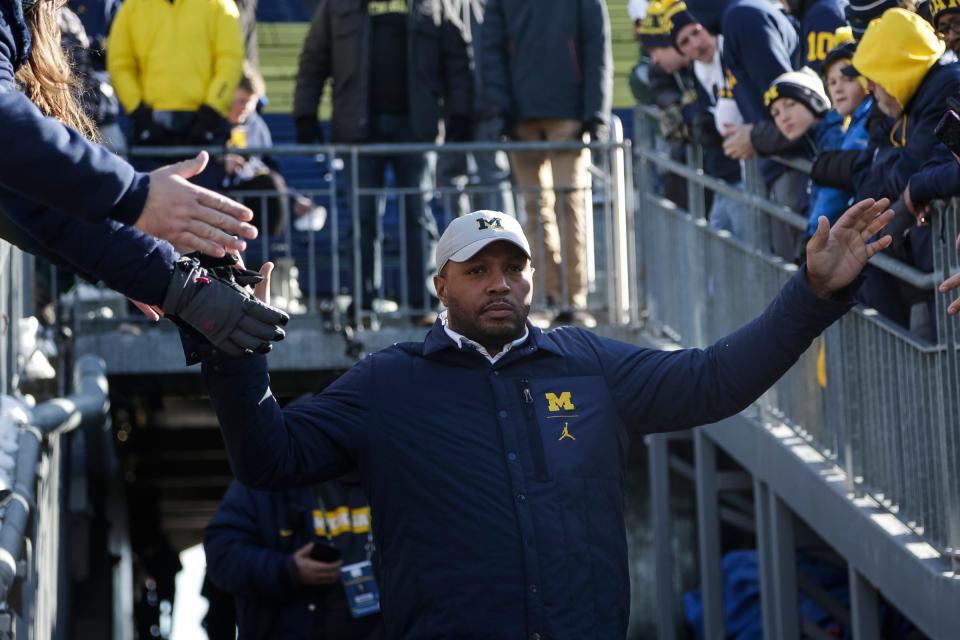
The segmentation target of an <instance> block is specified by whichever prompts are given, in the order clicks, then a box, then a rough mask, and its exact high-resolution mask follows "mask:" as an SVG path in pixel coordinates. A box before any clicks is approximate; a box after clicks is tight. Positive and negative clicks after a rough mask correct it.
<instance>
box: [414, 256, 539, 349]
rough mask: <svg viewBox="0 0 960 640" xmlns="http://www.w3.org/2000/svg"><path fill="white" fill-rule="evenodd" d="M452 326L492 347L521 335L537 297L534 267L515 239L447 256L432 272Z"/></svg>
mask: <svg viewBox="0 0 960 640" xmlns="http://www.w3.org/2000/svg"><path fill="white" fill-rule="evenodd" d="M433 282H434V285H435V286H436V288H437V296H438V297H439V298H440V301H441V302H442V303H443V304H444V306H446V307H447V321H448V322H449V324H450V328H451V329H453V330H454V331H456V332H457V333H460V334H462V335H464V336H466V337H468V338H470V339H471V340H475V341H476V342H479V343H480V344H482V345H483V346H484V347H487V348H488V350H489V349H490V348H491V347H492V348H493V349H496V350H499V349H500V348H501V347H502V346H503V345H505V344H506V343H508V342H511V341H513V340H516V339H517V338H519V337H520V336H521V335H523V329H524V326H525V324H526V321H527V315H528V314H529V313H530V302H531V300H532V299H533V269H532V268H531V267H530V259H529V258H528V257H527V254H525V253H524V252H523V250H522V249H521V248H520V247H518V246H516V245H515V244H513V243H511V242H506V241H498V242H491V243H490V244H488V245H487V246H486V247H484V248H483V249H482V250H480V251H479V252H477V254H476V255H474V256H473V257H472V258H470V259H469V260H467V261H465V262H454V261H452V260H451V261H449V262H447V265H446V267H445V268H444V270H443V275H437V276H434V279H433Z"/></svg>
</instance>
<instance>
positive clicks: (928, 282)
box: [635, 105, 940, 290]
mask: <svg viewBox="0 0 960 640" xmlns="http://www.w3.org/2000/svg"><path fill="white" fill-rule="evenodd" d="M636 112H637V113H639V114H642V115H643V116H644V117H646V118H648V119H651V120H656V119H657V117H658V116H659V114H660V111H659V109H657V108H655V107H652V106H649V105H637V107H636ZM691 146H693V145H691ZM635 153H636V154H637V155H638V156H641V157H642V158H644V159H645V160H649V161H650V162H652V163H654V164H656V165H657V166H659V167H662V168H664V169H668V170H669V171H670V172H671V173H674V174H677V175H680V176H682V177H684V178H686V179H687V180H690V181H692V182H694V183H696V184H698V185H701V186H702V187H705V188H707V189H709V190H710V191H713V192H716V193H719V194H721V195H724V196H726V197H727V198H730V199H731V200H734V201H735V202H739V203H741V204H743V205H744V206H747V207H749V208H751V209H754V210H756V211H760V212H763V213H766V214H768V215H769V216H770V217H772V218H775V219H776V220H779V221H781V222H783V223H785V224H788V225H790V226H792V227H794V228H796V229H806V220H804V219H803V218H802V216H800V215H799V214H798V213H797V212H795V211H793V210H792V209H790V208H789V207H785V206H783V205H780V204H777V203H776V202H773V201H771V200H769V199H768V198H765V197H763V196H760V195H758V194H754V193H750V192H748V191H745V190H743V189H737V188H736V187H733V186H731V185H730V184H729V183H727V182H724V181H723V180H720V179H718V178H713V177H711V176H708V175H706V174H705V173H704V172H703V170H702V169H699V168H693V167H688V166H687V165H685V164H683V163H680V162H677V161H676V160H673V159H671V158H670V157H669V156H667V155H666V154H663V153H661V152H658V151H656V150H655V149H653V148H649V147H644V146H643V145H640V144H637V145H636V146H635ZM765 158H766V159H768V160H772V161H774V162H776V163H778V164H780V165H783V166H785V167H787V168H790V169H793V170H795V171H801V172H803V173H807V174H809V173H810V169H811V167H812V166H813V165H812V163H811V162H810V161H808V160H803V159H799V158H786V157H783V156H778V155H772V156H765ZM757 162H758V160H757V159H756V158H753V159H751V160H747V161H744V163H745V164H747V165H749V164H756V163H757ZM871 262H872V264H874V265H875V266H876V267H877V268H878V269H881V270H882V271H885V272H887V273H889V274H890V275H892V276H894V277H896V278H899V279H900V280H903V281H904V282H906V283H908V284H910V285H913V286H914V287H917V288H919V289H924V290H933V289H934V288H935V287H936V285H937V284H938V283H939V282H940V279H939V277H938V276H937V274H934V273H926V272H923V271H920V270H919V269H916V268H914V267H912V266H910V265H908V264H905V263H903V262H901V261H900V260H897V259H895V258H891V257H890V256H886V255H883V254H880V255H877V256H875V257H874V258H873V260H872V261H871Z"/></svg>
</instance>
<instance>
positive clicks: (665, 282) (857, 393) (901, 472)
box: [634, 110, 960, 568]
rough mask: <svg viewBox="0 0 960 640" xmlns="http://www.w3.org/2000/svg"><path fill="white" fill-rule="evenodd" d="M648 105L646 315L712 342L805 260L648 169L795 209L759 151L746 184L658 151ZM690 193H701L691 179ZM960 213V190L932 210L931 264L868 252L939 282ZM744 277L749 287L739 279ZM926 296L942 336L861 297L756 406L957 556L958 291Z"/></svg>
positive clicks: (642, 154)
mask: <svg viewBox="0 0 960 640" xmlns="http://www.w3.org/2000/svg"><path fill="white" fill-rule="evenodd" d="M646 111H648V110H646ZM644 113H645V111H644V110H640V113H639V114H638V121H637V127H638V133H639V136H640V137H638V144H636V145H635V147H634V149H635V153H636V154H637V159H638V162H637V167H638V171H637V178H638V180H639V181H640V186H641V189H642V190H644V191H647V192H648V193H646V194H645V196H644V197H643V200H642V203H643V204H644V205H645V206H644V207H642V210H641V212H640V213H641V215H639V216H638V220H639V221H640V223H641V224H642V225H643V228H642V229H641V230H640V231H639V232H638V238H639V242H640V246H641V247H642V252H641V257H640V263H641V264H642V265H643V266H642V268H641V269H640V270H639V271H638V273H641V274H642V276H643V279H642V281H641V283H640V285H641V286H642V287H643V288H644V292H643V294H642V300H643V302H644V303H645V307H646V313H647V319H648V324H647V326H648V328H649V329H650V330H651V331H654V332H656V331H660V332H661V333H662V334H663V335H667V336H669V337H670V339H671V340H673V341H676V342H678V343H680V344H682V345H684V346H703V345H706V344H710V343H712V342H714V341H715V340H717V339H719V338H720V337H722V336H723V335H725V334H727V333H728V332H729V331H731V330H733V329H735V328H736V327H737V326H740V325H742V324H743V323H744V322H746V321H748V320H749V319H750V317H751V316H752V315H753V314H755V313H756V312H757V311H759V310H760V308H762V306H763V305H765V304H767V303H768V302H769V299H770V298H771V297H772V296H774V295H775V294H776V292H777V291H778V290H779V288H780V287H781V286H782V284H783V282H784V281H785V280H786V279H787V278H789V277H790V275H791V274H792V273H793V271H795V267H794V266H793V265H792V264H789V263H787V262H784V260H782V259H780V258H778V257H776V256H773V255H771V254H770V253H769V251H765V250H763V249H761V248H759V245H757V244H750V243H749V242H745V241H740V240H737V239H735V238H733V237H732V236H730V234H727V233H725V232H717V231H713V230H710V229H708V228H707V225H706V221H705V220H704V219H703V214H704V213H705V212H704V211H703V203H702V201H701V202H697V201H695V200H691V203H692V205H691V207H690V209H691V210H690V211H684V210H682V209H680V208H679V207H677V206H676V205H675V204H673V203H672V202H669V201H666V200H664V199H663V198H660V197H657V196H655V195H652V193H649V192H652V191H654V190H655V189H654V184H655V183H654V182H653V181H654V180H655V176H654V172H653V171H652V169H653V168H654V167H656V168H660V169H663V170H666V171H668V172H670V173H675V174H677V175H680V176H682V177H683V178H684V179H686V180H687V181H688V182H689V183H691V184H695V185H697V186H698V187H699V188H702V189H711V190H712V189H714V187H716V192H717V193H722V194H723V195H726V196H729V197H731V198H733V199H735V200H736V201H737V202H739V203H741V204H743V205H744V206H745V207H748V208H749V209H750V210H751V212H757V211H760V212H762V213H764V214H769V216H767V215H764V216H762V217H761V216H754V217H753V218H752V221H753V222H754V223H756V222H757V221H759V220H761V219H762V218H766V217H770V218H775V219H779V220H783V221H784V222H789V219H786V218H785V216H779V215H777V214H778V213H783V208H781V207H779V205H776V204H774V203H770V202H769V201H767V200H765V199H763V198H762V197H760V195H759V192H757V191H751V190H750V187H751V186H752V187H756V181H757V179H758V172H757V171H756V169H757V165H756V163H752V164H751V163H748V164H747V165H746V169H747V171H745V174H746V175H745V181H746V182H747V183H748V188H747V190H746V191H740V190H738V189H736V188H735V187H733V186H731V185H728V184H726V183H723V182H722V181H719V180H717V179H715V178H711V177H709V176H704V175H703V173H702V171H701V170H699V169H698V168H696V167H689V166H686V165H684V164H681V163H678V162H676V161H674V160H672V159H670V158H666V157H664V156H663V154H661V153H659V152H657V151H656V150H655V141H654V139H653V137H654V136H653V134H652V129H653V127H652V126H651V123H650V122H649V119H648V118H646V117H645V115H644ZM692 155H693V156H694V159H696V153H694V154H692ZM751 180H752V181H754V184H753V185H750V184H749V183H750V182H751ZM691 193H692V194H693V195H694V196H695V195H696V194H695V190H694V189H692V190H691ZM698 207H699V208H698ZM958 219H960V201H957V200H955V201H954V202H953V203H951V204H950V205H948V206H946V207H944V208H942V209H938V210H937V211H936V212H935V213H934V214H933V215H932V221H931V225H932V227H933V229H934V230H935V233H934V234H933V235H934V237H933V240H932V243H933V273H932V274H926V273H922V272H919V271H918V270H916V269H913V268H911V267H909V266H907V265H904V264H902V263H900V262H899V261H896V260H893V259H890V258H888V257H884V256H880V255H878V256H874V258H873V260H872V261H871V262H872V264H874V265H876V266H877V267H879V268H881V269H882V270H884V271H887V272H888V273H891V274H893V275H894V276H898V277H900V278H901V279H902V280H904V281H906V282H909V283H910V284H913V285H914V286H919V287H920V288H922V289H924V290H926V291H930V290H931V289H932V288H933V285H934V284H935V283H936V282H939V281H940V280H942V279H943V278H945V277H946V276H947V275H949V273H951V272H953V271H954V270H955V269H956V266H957V263H958V256H957V252H956V250H955V249H954V247H953V238H955V237H956V234H957V226H958ZM758 237H761V236H758ZM884 258H886V259H884ZM746 278H749V286H743V285H744V284H745V279H746ZM677 281H680V282H683V283H684V285H685V289H684V295H683V296H678V295H677V294H676V282H677ZM930 295H931V296H932V297H933V300H934V302H935V305H936V310H935V313H934V317H935V319H936V329H937V331H936V333H937V335H936V339H935V341H934V343H931V342H929V341H927V340H924V339H923V338H920V337H918V336H916V335H914V334H911V333H910V332H909V331H907V330H906V329H904V328H902V327H900V326H898V325H895V324H894V323H892V322H890V321H888V320H886V319H884V318H882V317H881V316H879V315H878V313H877V312H876V311H874V310H872V309H868V308H863V307H859V308H857V309H855V310H854V311H853V312H852V313H848V314H846V315H845V316H844V317H843V318H841V319H840V320H839V321H838V322H837V323H835V324H834V325H833V326H831V327H830V328H829V329H828V330H827V331H826V332H825V334H824V336H823V338H822V342H817V343H815V344H816V345H823V347H822V350H820V349H811V350H810V351H809V352H808V353H807V354H805V355H804V356H803V357H802V358H801V360H800V362H799V363H798V364H797V366H795V367H794V368H793V369H792V370H791V371H790V372H789V373H787V375H786V376H784V377H783V378H782V379H781V380H779V381H778V382H777V383H776V384H775V385H774V387H773V388H772V389H771V390H770V391H769V392H768V393H767V394H766V395H765V396H764V397H763V398H761V400H760V401H759V402H758V406H759V408H760V409H761V413H760V415H761V418H762V419H763V420H764V421H765V422H770V423H774V424H775V423H782V422H786V423H788V424H790V425H792V426H793V428H794V431H795V432H797V433H799V434H802V435H803V438H804V439H805V441H807V442H809V443H811V444H815V445H816V446H817V447H818V449H819V452H820V453H821V454H822V455H823V457H824V459H825V460H827V461H830V462H831V463H832V464H835V465H836V466H837V467H838V469H839V470H842V472H843V475H844V478H845V482H846V483H847V485H846V486H847V490H848V491H849V492H850V493H851V494H853V495H863V494H865V493H869V494H871V495H873V496H874V497H875V498H876V499H877V502H878V503H880V504H882V505H883V506H884V507H885V508H887V509H889V511H890V513H891V514H895V515H896V516H897V517H898V518H899V519H900V520H901V521H902V522H903V524H904V525H905V526H906V528H907V529H908V530H910V531H911V532H913V533H915V534H917V535H919V536H922V537H923V538H924V539H926V540H927V541H929V544H930V545H932V547H933V549H935V550H936V551H937V553H939V555H940V557H943V558H944V559H947V560H950V561H952V562H953V563H954V568H960V555H957V554H958V552H957V551H956V550H957V549H960V481H958V479H957V478H958V477H960V475H958V470H960V466H958V464H957V462H956V461H957V460H960V448H958V447H960V445H958V443H960V439H958V435H957V433H958V432H957V430H958V428H960V427H958V425H960V400H958V398H957V396H956V394H955V393H952V391H951V390H953V389H956V388H957V380H958V376H960V350H958V345H960V339H958V338H960V326H958V325H957V322H956V320H955V319H954V318H951V317H949V316H947V314H946V312H945V311H946V305H947V304H948V302H949V299H948V297H947V296H944V295H937V294H934V293H931V294H930Z"/></svg>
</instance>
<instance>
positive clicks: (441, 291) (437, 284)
mask: <svg viewBox="0 0 960 640" xmlns="http://www.w3.org/2000/svg"><path fill="white" fill-rule="evenodd" d="M433 288H434V289H436V290H437V297H438V298H439V299H440V302H442V303H443V306H445V307H446V306H447V279H446V278H444V277H443V276H441V275H435V276H433Z"/></svg>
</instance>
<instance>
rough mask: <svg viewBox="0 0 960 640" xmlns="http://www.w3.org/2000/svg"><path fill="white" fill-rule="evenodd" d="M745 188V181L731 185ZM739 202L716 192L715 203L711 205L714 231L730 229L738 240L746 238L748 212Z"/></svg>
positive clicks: (711, 225) (711, 224) (711, 223)
mask: <svg viewBox="0 0 960 640" xmlns="http://www.w3.org/2000/svg"><path fill="white" fill-rule="evenodd" d="M731 186H734V187H736V188H737V189H743V183H737V184H735V185H731ZM743 209H744V207H743V205H742V204H740V203H739V202H736V201H734V200H731V199H730V198H728V197H727V196H725V195H722V194H719V193H714V194H713V204H711V205H710V214H709V218H710V222H709V224H710V228H711V229H713V230H714V231H729V232H730V235H732V236H733V237H734V238H736V239H737V240H743V239H744V238H746V220H745V219H744V218H745V216H746V214H745V213H744V211H743Z"/></svg>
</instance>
